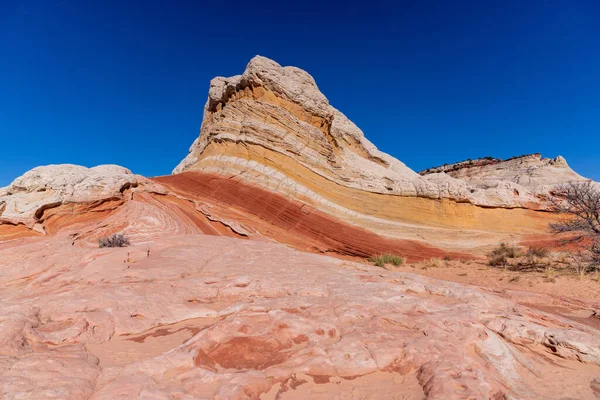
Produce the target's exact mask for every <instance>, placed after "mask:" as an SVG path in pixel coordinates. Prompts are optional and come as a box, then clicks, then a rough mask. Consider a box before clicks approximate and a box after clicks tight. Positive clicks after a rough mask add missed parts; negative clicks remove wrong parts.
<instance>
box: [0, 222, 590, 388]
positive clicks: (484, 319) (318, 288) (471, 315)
mask: <svg viewBox="0 0 600 400" xmlns="http://www.w3.org/2000/svg"><path fill="white" fill-rule="evenodd" d="M0 284H1V285H2V288H3V289H2V294H1V296H2V304H3V308H2V310H0V319H1V320H2V324H0V330H1V332H0V333H1V335H0V397H2V398H22V399H51V398H52V399H54V398H64V399H90V398H91V399H114V398H140V397H141V398H157V399H163V398H164V399H167V398H189V399H192V398H194V399H203V398H206V399H212V398H215V399H258V398H262V399H275V398H278V399H294V398H316V399H319V398H321V399H326V398H331V397H332V396H333V397H336V398H372V399H398V398H403V399H425V398H427V399H465V398H473V399H492V398H493V399H538V398H539V399H560V398H565V396H568V397H570V398H580V399H593V398H595V397H594V396H595V395H594V390H593V382H594V379H595V378H597V377H599V376H600V347H599V345H598V335H599V333H600V332H598V331H597V330H595V329H594V328H591V327H589V326H586V325H581V324H579V323H576V322H574V321H571V320H565V319H562V318H560V317H557V316H553V315H550V314H546V313H544V312H541V311H537V310H534V309H531V308H528V307H524V306H521V305H519V304H517V303H516V302H515V300H514V299H512V300H508V299H504V298H500V297H497V296H496V295H494V294H491V293H489V292H485V291H482V290H480V289H477V288H474V287H468V286H463V285H460V284H454V283H449V282H443V281H436V280H433V279H428V278H424V277H419V276H417V275H414V274H406V273H394V272H389V271H386V270H382V269H380V268H376V267H370V266H367V265H364V264H357V263H354V262H349V261H341V260H336V259H333V258H329V257H325V256H319V255H311V254H306V253H301V252H298V251H296V250H293V249H290V248H287V247H285V246H282V245H277V244H272V243H264V242H263V243H261V242H256V241H247V240H241V239H235V238H225V237H217V236H211V235H196V234H191V235H170V237H163V238H160V239H152V240H147V241H145V242H143V243H140V244H138V245H135V246H133V247H130V248H121V249H119V248H117V249H98V248H90V247H86V246H73V245H72V237H71V236H70V234H68V232H63V233H60V234H58V235H54V236H52V237H47V238H29V239H23V240H21V241H20V242H19V244H15V243H14V242H13V243H10V246H9V245H8V243H5V244H4V245H0ZM528 300H529V299H528ZM541 301H545V300H544V299H541Z"/></svg>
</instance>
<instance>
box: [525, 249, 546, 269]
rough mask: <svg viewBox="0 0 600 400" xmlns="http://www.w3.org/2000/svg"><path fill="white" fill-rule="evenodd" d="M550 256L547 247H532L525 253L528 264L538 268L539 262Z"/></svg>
mask: <svg viewBox="0 0 600 400" xmlns="http://www.w3.org/2000/svg"><path fill="white" fill-rule="evenodd" d="M549 255H550V250H549V249H547V248H545V247H530V248H528V249H527V252H526V253H525V257H526V258H527V262H528V263H529V265H531V266H534V267H535V266H537V264H538V261H539V260H540V259H542V258H545V257H548V256H549Z"/></svg>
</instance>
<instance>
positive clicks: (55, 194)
mask: <svg viewBox="0 0 600 400" xmlns="http://www.w3.org/2000/svg"><path fill="white" fill-rule="evenodd" d="M140 180H145V178H142V177H140V176H136V175H134V174H132V173H131V171H129V170H128V169H126V168H123V167H120V166H117V165H99V166H97V167H93V168H86V167H82V166H79V165H71V164H62V165H50V166H45V167H37V168H34V169H32V170H30V171H28V172H26V173H25V174H24V175H22V176H20V177H18V178H17V179H15V180H14V181H13V182H12V183H11V184H10V185H9V186H8V187H6V188H2V189H0V220H4V221H8V222H11V223H13V224H19V223H21V224H24V225H27V226H29V227H31V226H33V225H34V224H35V223H37V222H38V219H39V217H40V216H41V214H42V213H43V212H44V210H47V209H49V208H53V207H57V206H59V205H62V204H67V203H90V202H97V201H104V200H108V199H116V198H121V197H122V194H123V192H124V191H125V190H126V189H129V188H131V187H136V186H137V185H138V182H139V181H140Z"/></svg>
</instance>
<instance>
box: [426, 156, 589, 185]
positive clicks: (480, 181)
mask: <svg viewBox="0 0 600 400" xmlns="http://www.w3.org/2000/svg"><path fill="white" fill-rule="evenodd" d="M440 172H443V173H446V174H447V175H450V176H452V177H453V178H458V179H461V180H464V181H466V182H468V183H469V184H471V185H473V186H476V187H482V186H485V185H487V184H489V182H491V181H503V182H513V183H515V184H517V185H521V186H524V187H526V188H528V189H529V190H532V191H534V192H541V193H547V192H548V191H549V190H550V189H551V188H553V187H554V186H556V185H560V184H564V183H568V182H579V181H586V180H587V179H585V178H584V177H582V176H581V175H579V174H578V173H576V172H575V171H573V170H572V169H571V168H570V167H569V165H568V164H567V160H565V159H564V157H561V156H558V157H556V158H542V156H541V154H528V155H524V156H519V157H512V158H509V159H507V160H501V159H497V158H491V157H490V158H485V159H479V160H467V161H461V162H458V163H454V164H446V165H443V166H440V167H434V168H429V169H427V170H424V171H420V172H419V174H420V175H423V176H427V175H429V174H434V173H440Z"/></svg>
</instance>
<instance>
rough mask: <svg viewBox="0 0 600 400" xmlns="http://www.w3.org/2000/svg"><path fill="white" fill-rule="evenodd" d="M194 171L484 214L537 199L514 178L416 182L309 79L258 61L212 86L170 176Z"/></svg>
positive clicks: (443, 178) (439, 176) (420, 179)
mask: <svg viewBox="0 0 600 400" xmlns="http://www.w3.org/2000/svg"><path fill="white" fill-rule="evenodd" d="M194 170H196V171H198V170H201V171H203V172H212V173H218V174H223V175H231V176H233V175H236V174H244V175H246V179H247V180H249V181H252V182H253V183H256V184H260V185H262V186H265V187H270V188H273V187H277V188H278V190H281V191H286V186H293V187H299V186H301V185H304V182H303V181H304V180H308V181H310V182H314V181H316V180H321V181H326V182H328V184H327V185H326V186H324V187H323V189H324V190H322V191H329V192H331V191H334V188H348V189H354V190H359V191H362V192H366V193H376V194H384V195H396V196H418V197H424V198H432V199H442V198H447V199H451V200H454V201H460V202H470V203H472V204H475V205H481V206H486V207H489V206H493V207H509V208H514V207H529V206H530V204H531V203H534V202H539V199H538V198H537V197H536V196H535V194H537V193H535V194H534V193H531V192H530V191H529V190H528V189H527V188H525V187H522V185H520V184H519V182H514V179H513V178H514V176H510V178H511V179H503V178H502V177H500V178H499V179H495V178H497V177H496V176H490V179H489V180H491V181H498V180H500V181H503V182H502V184H498V183H497V182H494V183H489V184H478V185H470V184H469V183H468V182H465V181H464V180H461V179H454V178H453V177H452V176H450V175H447V174H437V175H436V176H433V175H430V176H426V177H424V176H420V175H419V174H417V173H415V172H414V171H412V170H411V169H410V168H408V167H407V166H406V165H404V164H403V163H402V162H400V161H398V160H397V159H395V158H393V157H391V156H390V155H388V154H385V153H383V152H381V151H379V150H377V148H376V147H375V146H374V145H373V144H372V143H371V142H369V141H368V140H367V139H366V138H365V136H364V134H363V132H362V131H361V130H360V129H359V128H358V127H357V126H356V125H355V124H353V123H352V122H351V121H350V120H349V119H348V118H346V116H345V115H344V114H342V113H341V112H340V111H338V110H337V109H335V108H334V107H332V106H331V105H329V102H328V101H327V98H326V97H325V96H324V95H323V94H322V93H321V92H320V91H319V89H318V87H317V85H316V83H315V81H314V79H313V78H312V77H311V76H310V75H309V74H308V73H306V72H305V71H302V70H300V69H298V68H295V67H282V66H280V65H279V64H277V63H276V62H275V61H272V60H269V59H267V58H264V57H260V56H257V57H255V58H253V59H252V60H251V61H250V63H249V64H248V66H247V67H246V70H245V71H244V73H243V74H242V75H238V76H234V77H230V78H222V77H219V78H215V79H213V80H212V81H211V84H210V90H209V96H208V101H207V103H206V106H205V110H204V119H203V122H202V128H201V131H200V137H199V138H198V139H197V140H196V141H195V142H194V143H193V144H192V146H191V148H190V152H189V154H188V156H187V157H186V158H185V159H184V160H183V161H182V162H181V163H180V164H179V165H178V166H177V168H175V170H174V171H173V172H174V173H180V172H183V171H194ZM440 172H442V171H440ZM522 172H523V173H526V172H527V171H526V170H524V169H523V171H522ZM515 173H518V171H515ZM302 178H304V179H302ZM482 178H485V177H482ZM555 180H558V179H555ZM486 181H487V179H486ZM527 186H531V185H527ZM302 189H305V188H304V187H303V188H302ZM515 190H517V191H518V192H519V194H520V195H519V196H515V195H514V192H515ZM322 191H318V192H317V193H314V195H315V196H316V195H322V193H321V192H322ZM287 192H288V193H289V189H288V190H287ZM292 195H293V194H292Z"/></svg>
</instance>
